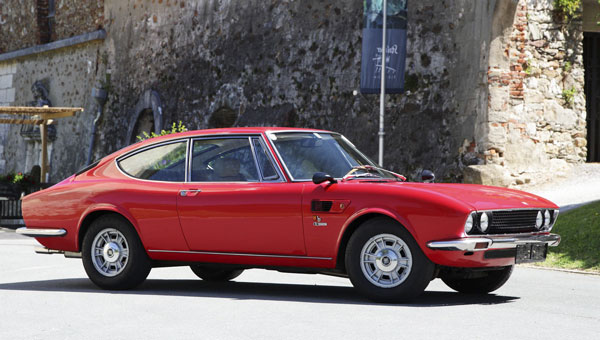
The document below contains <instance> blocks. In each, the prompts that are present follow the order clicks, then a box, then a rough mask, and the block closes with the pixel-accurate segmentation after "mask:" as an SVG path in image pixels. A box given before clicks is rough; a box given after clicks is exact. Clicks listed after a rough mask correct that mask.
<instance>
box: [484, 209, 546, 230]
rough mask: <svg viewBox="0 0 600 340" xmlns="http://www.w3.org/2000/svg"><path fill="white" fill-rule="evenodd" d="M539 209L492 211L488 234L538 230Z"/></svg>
mask: <svg viewBox="0 0 600 340" xmlns="http://www.w3.org/2000/svg"><path fill="white" fill-rule="evenodd" d="M538 211H539V210H500V211H493V212H491V214H490V215H491V216H490V217H491V218H490V228H489V231H488V234H511V233H526V232H534V231H537V229H536V227H535V219H536V217H537V214H538Z"/></svg>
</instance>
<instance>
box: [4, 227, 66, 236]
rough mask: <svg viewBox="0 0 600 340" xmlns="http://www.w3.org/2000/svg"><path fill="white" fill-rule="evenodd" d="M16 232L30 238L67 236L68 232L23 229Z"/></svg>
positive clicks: (62, 230) (61, 230)
mask: <svg viewBox="0 0 600 340" xmlns="http://www.w3.org/2000/svg"><path fill="white" fill-rule="evenodd" d="M15 232H16V233H17V234H21V235H25V236H30V237H60V236H65V235H67V231H66V230H64V229H32V228H27V227H23V228H19V229H17V230H16V231H15Z"/></svg>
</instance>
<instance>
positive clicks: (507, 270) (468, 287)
mask: <svg viewBox="0 0 600 340" xmlns="http://www.w3.org/2000/svg"><path fill="white" fill-rule="evenodd" d="M513 267H514V266H508V267H504V268H503V269H500V270H489V271H485V272H483V273H481V274H482V275H483V276H482V277H477V278H460V277H456V276H442V281H444V283H445V284H446V285H447V286H448V287H450V288H452V289H454V290H455V291H457V292H460V293H464V294H487V293H491V292H493V291H495V290H496V289H498V288H500V287H502V286H503V285H504V284H505V283H506V281H508V278H510V275H511V274H512V271H513Z"/></svg>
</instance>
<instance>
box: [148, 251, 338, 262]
mask: <svg viewBox="0 0 600 340" xmlns="http://www.w3.org/2000/svg"><path fill="white" fill-rule="evenodd" d="M148 252H150V253H174V254H196V255H224V256H250V257H272V258H284V259H307V260H332V258H331V257H314V256H299V255H271V254H250V253H225V252H215V251H188V250H159V249H149V250H148Z"/></svg>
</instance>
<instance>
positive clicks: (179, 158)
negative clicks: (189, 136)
mask: <svg viewBox="0 0 600 340" xmlns="http://www.w3.org/2000/svg"><path fill="white" fill-rule="evenodd" d="M186 151H187V142H186V141H181V142H175V143H170V144H165V145H160V146H156V147H153V148H151V149H147V150H144V151H141V152H138V153H135V154H133V155H131V156H129V157H127V158H124V159H121V160H119V161H118V164H119V167H120V168H121V170H123V171H124V172H125V173H126V174H128V175H130V176H132V177H135V178H139V179H145V180H152V181H163V182H184V181H185V157H186Z"/></svg>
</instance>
